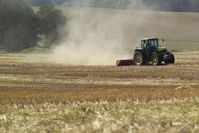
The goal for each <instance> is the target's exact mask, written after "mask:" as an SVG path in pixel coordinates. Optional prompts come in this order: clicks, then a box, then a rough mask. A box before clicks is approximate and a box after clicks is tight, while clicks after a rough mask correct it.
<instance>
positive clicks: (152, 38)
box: [141, 37, 159, 41]
mask: <svg viewBox="0 0 199 133" xmlns="http://www.w3.org/2000/svg"><path fill="white" fill-rule="evenodd" d="M156 39H157V40H158V39H159V38H157V37H149V38H142V39H141V40H142V41H144V40H156Z"/></svg>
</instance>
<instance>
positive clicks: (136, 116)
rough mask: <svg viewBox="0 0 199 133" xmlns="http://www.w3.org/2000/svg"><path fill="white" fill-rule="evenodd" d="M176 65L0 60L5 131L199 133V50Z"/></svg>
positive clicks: (1, 127)
mask: <svg viewBox="0 0 199 133" xmlns="http://www.w3.org/2000/svg"><path fill="white" fill-rule="evenodd" d="M175 56H176V58H177V59H176V64H175V65H168V66H165V65H162V66H129V67H115V66H68V65H64V64H53V63H50V62H47V61H46V62H45V61H38V62H36V61H32V62H31V60H30V59H36V58H37V59H41V60H42V59H43V60H48V56H46V55H25V54H2V55H0V131H1V132H11V133H12V132H70V133H71V132H74V133H76V132H105V133H106V132H129V133H131V132H140V133H142V132H148V133H150V132H155V133H158V132H168V133H170V132H179V133H181V132H183V133H192V132H193V133H198V132H199V111H198V110H199V52H183V53H180V52H179V53H175Z"/></svg>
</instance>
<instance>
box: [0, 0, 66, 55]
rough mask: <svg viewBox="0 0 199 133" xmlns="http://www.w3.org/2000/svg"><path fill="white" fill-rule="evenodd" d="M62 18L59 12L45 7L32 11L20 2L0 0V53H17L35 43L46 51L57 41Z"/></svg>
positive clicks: (62, 21)
mask: <svg viewBox="0 0 199 133" xmlns="http://www.w3.org/2000/svg"><path fill="white" fill-rule="evenodd" d="M65 22H66V18H65V16H64V15H63V13H62V11H61V10H59V9H57V8H55V7H53V6H52V5H45V6H42V7H40V8H39V9H38V10H37V11H34V10H33V8H31V7H30V6H29V5H28V4H27V3H26V2H25V1H24V0H0V49H1V50H5V51H7V52H18V51H21V50H23V49H26V48H31V47H35V46H37V45H38V42H41V41H42V40H45V41H43V43H44V44H45V45H44V46H46V47H49V46H50V45H52V44H53V43H54V42H55V41H57V40H58V39H59V32H58V29H59V27H60V26H62V25H64V24H65Z"/></svg>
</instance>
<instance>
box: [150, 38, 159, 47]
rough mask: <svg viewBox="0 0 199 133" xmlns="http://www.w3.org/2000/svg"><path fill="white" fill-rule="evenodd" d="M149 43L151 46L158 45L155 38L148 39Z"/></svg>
mask: <svg viewBox="0 0 199 133" xmlns="http://www.w3.org/2000/svg"><path fill="white" fill-rule="evenodd" d="M149 44H150V46H151V47H159V43H158V40H157V39H154V40H150V41H149Z"/></svg>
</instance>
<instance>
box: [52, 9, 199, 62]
mask: <svg viewBox="0 0 199 133" xmlns="http://www.w3.org/2000/svg"><path fill="white" fill-rule="evenodd" d="M63 10H64V12H65V13H66V14H67V16H69V18H71V19H70V21H69V22H68V23H67V25H66V26H65V27H62V31H65V32H63V34H62V39H61V41H60V43H59V44H58V45H57V46H56V47H54V48H53V54H52V59H53V61H54V62H56V63H64V64H68V65H114V64H115V61H116V60H117V59H125V58H127V59H128V58H132V56H133V50H134V49H135V48H136V47H137V46H139V42H140V38H144V37H159V38H161V37H162V38H165V39H166V40H167V41H168V42H176V41H190V40H191V41H198V38H199V31H198V28H199V26H198V24H197V23H198V22H199V15H198V14H197V13H172V12H170V13H169V12H155V11H131V10H117V9H100V8H98V9H97V8H85V7H84V8H74V7H73V8H65V9H63Z"/></svg>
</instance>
